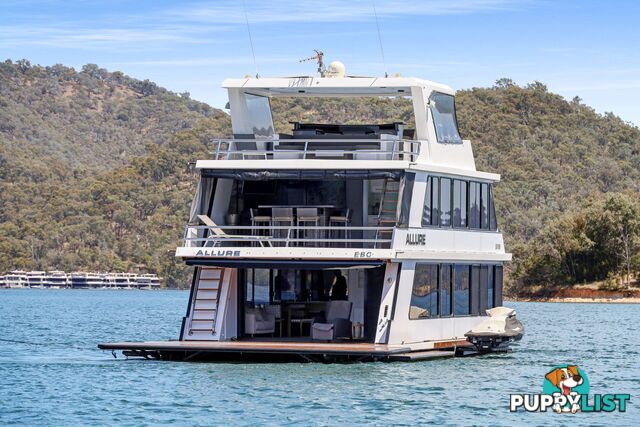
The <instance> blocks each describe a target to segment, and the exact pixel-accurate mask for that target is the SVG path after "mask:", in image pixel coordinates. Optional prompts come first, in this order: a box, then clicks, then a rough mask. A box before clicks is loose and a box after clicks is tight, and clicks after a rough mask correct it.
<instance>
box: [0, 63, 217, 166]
mask: <svg viewBox="0 0 640 427" xmlns="http://www.w3.org/2000/svg"><path fill="white" fill-rule="evenodd" d="M0 82H2V84H1V85H0V107H1V108H0V137H1V138H2V140H3V141H4V142H5V143H7V144H6V147H5V149H6V150H11V151H10V152H9V154H10V156H11V157H12V158H13V159H16V158H24V159H25V160H27V161H36V162H38V160H40V159H47V160H48V161H49V160H54V161H57V162H60V163H61V164H62V165H64V166H66V167H71V168H74V167H78V166H87V167H90V168H108V167H113V166H119V165H124V164H127V163H128V162H129V160H130V159H131V157H132V156H137V155H141V154H144V153H145V152H146V148H147V147H148V146H149V145H158V144H162V143H164V142H166V141H167V137H168V136H169V135H172V134H174V133H176V132H177V131H179V130H184V129H191V128H192V127H193V126H194V124H195V123H197V122H198V121H199V120H200V119H202V118H203V117H216V116H220V114H222V113H221V112H220V111H219V110H215V109H213V108H211V107H209V106H208V105H206V104H203V103H201V102H197V101H193V100H191V99H189V95H188V94H187V93H184V94H181V95H180V96H178V95H176V94H175V93H172V92H169V91H167V90H166V89H163V88H161V87H158V86H157V85H156V84H155V83H152V82H150V81H148V80H145V81H140V80H136V79H132V78H130V77H127V76H125V75H124V74H122V73H121V72H117V71H116V72H113V73H109V72H107V71H106V70H104V69H101V68H99V67H98V66H96V65H93V64H88V65H85V66H84V67H82V70H81V71H80V72H76V71H75V70H74V69H73V68H69V67H65V66H63V65H54V66H51V67H41V66H31V65H30V64H29V62H28V61H26V60H21V61H18V62H16V63H11V62H5V63H0ZM12 149H13V150H12Z"/></svg>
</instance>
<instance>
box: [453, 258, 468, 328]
mask: <svg viewBox="0 0 640 427" xmlns="http://www.w3.org/2000/svg"><path fill="white" fill-rule="evenodd" d="M454 276H455V277H454V294H453V304H454V314H455V315H456V316H461V315H465V314H469V266H468V265H456V266H455V270H454Z"/></svg>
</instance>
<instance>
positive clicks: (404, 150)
mask: <svg viewBox="0 0 640 427" xmlns="http://www.w3.org/2000/svg"><path fill="white" fill-rule="evenodd" d="M421 142H422V141H419V140H412V139H339V138H336V139H313V138H304V139H301V138H296V139H290V138H288V139H278V138H266V139H236V138H233V139H232V138H230V139H224V138H222V139H215V140H213V141H212V144H211V145H212V149H211V151H210V152H209V153H210V154H211V155H213V156H214V160H286V159H290V160H291V159H329V160H404V161H410V162H412V161H415V160H416V158H417V157H418V155H419V154H420V145H421Z"/></svg>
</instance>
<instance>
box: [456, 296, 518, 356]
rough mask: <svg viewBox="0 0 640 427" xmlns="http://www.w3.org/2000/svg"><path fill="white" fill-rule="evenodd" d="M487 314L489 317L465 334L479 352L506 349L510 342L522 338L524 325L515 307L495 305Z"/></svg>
mask: <svg viewBox="0 0 640 427" xmlns="http://www.w3.org/2000/svg"><path fill="white" fill-rule="evenodd" d="M487 315H488V316H489V317H488V318H487V319H485V320H484V321H483V322H481V323H480V324H478V325H477V326H475V327H474V328H473V329H471V330H470V331H469V332H467V333H466V334H464V336H465V337H467V339H468V340H469V341H470V342H471V343H472V344H473V345H474V346H475V347H476V349H477V350H478V351H479V352H481V353H486V352H489V351H500V350H505V349H506V348H507V347H508V345H509V344H510V343H512V342H514V341H519V340H521V339H522V336H523V335H524V326H522V323H520V321H519V320H518V319H516V311H515V310H514V309H513V308H507V307H494V308H491V309H489V310H487Z"/></svg>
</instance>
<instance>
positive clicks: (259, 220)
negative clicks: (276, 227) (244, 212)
mask: <svg viewBox="0 0 640 427" xmlns="http://www.w3.org/2000/svg"><path fill="white" fill-rule="evenodd" d="M249 213H250V214H251V234H252V235H254V236H269V235H270V234H269V232H270V231H271V230H268V229H266V228H258V227H268V226H270V225H271V217H270V216H269V215H260V212H259V211H258V209H254V208H249ZM252 245H253V246H258V243H257V242H253V243H252Z"/></svg>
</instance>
